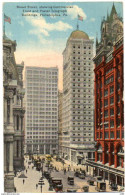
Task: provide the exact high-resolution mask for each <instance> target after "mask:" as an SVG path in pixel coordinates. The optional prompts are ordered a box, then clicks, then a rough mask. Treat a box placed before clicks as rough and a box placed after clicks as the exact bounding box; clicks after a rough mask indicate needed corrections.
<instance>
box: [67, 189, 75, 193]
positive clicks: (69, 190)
mask: <svg viewBox="0 0 125 195" xmlns="http://www.w3.org/2000/svg"><path fill="white" fill-rule="evenodd" d="M67 192H71V193H74V192H77V189H75V188H68V189H67Z"/></svg>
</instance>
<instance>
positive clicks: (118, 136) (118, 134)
mask: <svg viewBox="0 0 125 195" xmlns="http://www.w3.org/2000/svg"><path fill="white" fill-rule="evenodd" d="M117 138H118V139H119V138H120V131H117Z"/></svg>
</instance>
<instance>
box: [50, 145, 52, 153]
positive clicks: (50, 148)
mask: <svg viewBox="0 0 125 195" xmlns="http://www.w3.org/2000/svg"><path fill="white" fill-rule="evenodd" d="M51 147H52V145H51V144H50V154H52V151H51V150H52V149H51Z"/></svg>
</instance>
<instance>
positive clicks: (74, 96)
mask: <svg viewBox="0 0 125 195" xmlns="http://www.w3.org/2000/svg"><path fill="white" fill-rule="evenodd" d="M92 58H93V40H91V39H89V36H88V35H87V34H86V33H85V32H83V31H79V30H76V31H73V32H72V33H71V35H70V37H69V38H68V41H67V44H66V48H65V50H64V52H63V124H62V128H63V130H62V133H63V135H62V156H63V157H64V158H65V159H67V160H69V161H71V162H74V163H77V164H83V163H85V159H86V157H87V153H88V152H92V153H93V151H94V116H93V113H94V100H93V99H94V98H93V93H94V90H93V88H94V72H93V68H94V66H93V61H92ZM89 154H90V153H89ZM90 155H91V154H90Z"/></svg>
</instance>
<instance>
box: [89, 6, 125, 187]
mask: <svg viewBox="0 0 125 195" xmlns="http://www.w3.org/2000/svg"><path fill="white" fill-rule="evenodd" d="M94 62H95V69H94V71H95V141H96V151H95V162H92V161H91V160H88V161H87V169H88V167H92V168H93V170H94V172H95V173H94V174H95V175H102V176H103V178H104V179H108V180H109V181H112V182H115V183H117V184H119V185H124V99H123V89H124V86H123V83H124V76H123V23H122V21H121V18H119V17H118V14H117V12H116V9H115V6H114V4H113V6H112V10H111V14H110V16H107V19H106V20H103V21H102V25H101V41H100V42H98V41H97V42H96V56H95V57H94Z"/></svg>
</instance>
